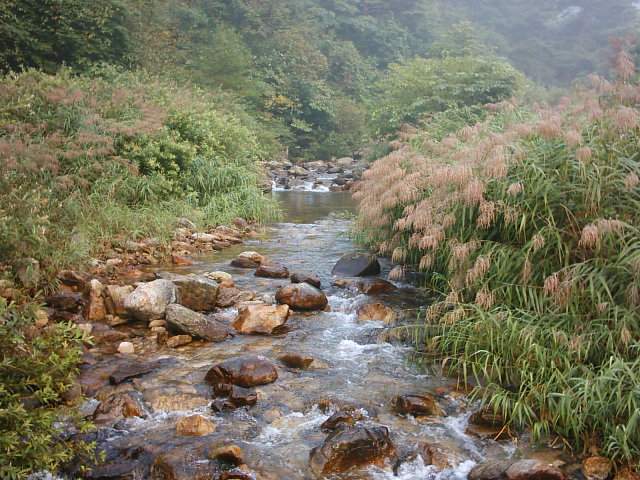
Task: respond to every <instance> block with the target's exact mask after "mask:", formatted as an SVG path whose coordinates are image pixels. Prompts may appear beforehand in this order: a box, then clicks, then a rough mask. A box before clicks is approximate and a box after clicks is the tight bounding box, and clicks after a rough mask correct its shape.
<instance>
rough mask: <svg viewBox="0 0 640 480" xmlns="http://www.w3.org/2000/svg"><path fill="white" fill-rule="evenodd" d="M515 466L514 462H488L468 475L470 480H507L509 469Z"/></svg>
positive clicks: (474, 468)
mask: <svg viewBox="0 0 640 480" xmlns="http://www.w3.org/2000/svg"><path fill="white" fill-rule="evenodd" d="M512 464H513V460H498V461H488V462H485V463H481V464H479V465H476V466H475V467H473V469H471V471H470V472H469V475H468V477H467V478H468V479H469V480H506V479H507V474H506V472H507V469H508V468H509V467H510V466H511V465H512Z"/></svg>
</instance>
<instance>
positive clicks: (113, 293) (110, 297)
mask: <svg viewBox="0 0 640 480" xmlns="http://www.w3.org/2000/svg"><path fill="white" fill-rule="evenodd" d="M106 290H107V292H106V299H105V304H106V307H107V312H109V313H110V314H111V315H118V316H124V315H126V313H127V310H126V309H125V308H124V299H125V298H127V297H128V296H129V295H130V294H131V292H133V290H134V287H133V286H131V285H125V286H122V287H121V286H120V285H107V288H106Z"/></svg>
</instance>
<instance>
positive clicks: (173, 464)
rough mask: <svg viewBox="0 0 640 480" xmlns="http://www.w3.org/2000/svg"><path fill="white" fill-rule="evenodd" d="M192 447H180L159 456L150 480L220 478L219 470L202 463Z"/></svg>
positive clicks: (204, 479) (208, 479) (152, 469)
mask: <svg viewBox="0 0 640 480" xmlns="http://www.w3.org/2000/svg"><path fill="white" fill-rule="evenodd" d="M196 454H197V453H196V452H194V449H193V447H192V446H187V447H178V448H174V449H173V450H170V451H168V452H165V453H163V454H161V455H159V456H158V457H157V458H156V459H155V461H154V463H153V465H152V466H151V479H150V480H211V479H213V478H218V474H219V473H220V472H219V471H218V468H217V467H216V465H213V464H211V463H209V462H200V461H198V458H197V456H196Z"/></svg>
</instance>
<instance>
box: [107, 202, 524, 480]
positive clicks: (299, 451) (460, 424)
mask: <svg viewBox="0 0 640 480" xmlns="http://www.w3.org/2000/svg"><path fill="white" fill-rule="evenodd" d="M274 195H276V198H277V199H278V200H279V201H280V202H281V204H282V207H283V210H284V212H285V217H284V218H285V220H284V222H283V223H278V224H274V225H272V226H270V227H268V228H267V231H266V233H265V234H264V236H263V237H261V238H258V239H253V240H249V241H247V242H246V243H245V244H244V245H241V246H238V247H234V248H231V249H229V250H226V251H224V252H221V253H216V254H214V255H211V256H207V257H200V258H199V259H198V262H197V263H196V265H195V266H191V267H185V268H183V269H174V270H175V271H178V272H185V273H186V272H196V273H201V272H208V271H214V270H224V271H227V272H229V273H231V274H232V275H233V276H234V279H235V281H236V284H237V285H238V286H239V287H240V288H245V289H251V290H254V291H256V292H258V294H261V295H262V294H267V295H272V294H273V293H274V292H275V290H276V288H277V287H278V286H280V285H282V284H285V283H288V281H285V280H271V279H259V278H256V277H254V276H253V271H252V270H240V269H235V268H232V267H230V266H229V260H230V259H231V258H233V257H234V256H235V255H237V254H238V253H239V252H241V251H244V250H255V251H258V252H260V253H262V254H264V255H266V256H268V257H269V258H270V259H272V260H275V261H276V262H280V263H282V264H284V265H286V266H287V267H288V268H289V270H290V271H292V272H295V271H307V272H314V273H316V274H317V275H318V276H319V277H320V278H321V280H322V284H323V289H324V291H325V292H326V293H327V296H328V297H329V302H330V307H331V308H330V310H331V311H329V312H320V313H313V314H306V315H305V314H295V315H293V316H292V317H291V318H290V320H289V322H288V325H289V331H288V332H287V333H286V334H282V335H278V336H270V337H264V336H236V337H235V338H234V339H232V340H228V341H226V342H224V343H221V344H216V343H211V344H203V343H201V344H198V345H192V346H187V347H184V348H181V349H178V350H175V351H167V350H166V349H165V350H159V351H158V352H156V353H153V354H150V356H149V359H154V358H163V357H171V358H168V359H169V360H170V362H169V364H168V366H167V367H165V368H163V369H160V370H159V371H157V372H154V373H151V374H149V375H146V376H144V377H142V378H141V379H138V380H135V381H134V388H135V393H136V394H137V395H139V396H140V397H141V399H142V400H143V401H144V405H145V408H146V410H147V411H146V412H145V413H146V418H143V419H139V418H135V419H127V420H125V421H121V422H120V423H119V424H117V425H116V428H113V429H108V430H104V431H103V432H101V434H100V441H99V446H100V447H101V448H102V449H104V450H106V452H107V460H108V461H114V462H118V461H120V460H121V459H122V458H128V459H131V458H135V455H137V454H141V453H140V452H143V451H153V452H162V451H166V450H168V449H171V448H175V447H176V446H182V447H184V448H186V449H187V451H189V448H190V442H196V440H193V439H189V438H186V439H185V438H180V437H178V436H177V435H176V433H175V423H176V421H177V419H178V418H180V417H181V416H184V415H187V414H189V413H200V414H202V415H205V416H207V417H208V418H210V419H211V420H212V421H213V422H214V423H215V424H216V431H215V434H214V435H215V437H216V438H220V439H225V440H230V441H233V442H234V443H236V444H237V445H239V446H241V447H242V449H243V450H244V452H245V455H246V463H247V464H248V465H249V466H250V467H251V468H252V469H253V470H254V471H255V472H258V473H259V474H264V475H265V478H280V479H291V480H294V479H310V478H313V476H312V474H311V472H310V469H309V467H308V464H309V452H310V450H311V449H312V448H313V447H315V446H318V445H320V444H321V443H322V442H323V440H324V438H325V437H326V434H325V433H323V432H321V431H320V425H321V424H322V422H323V421H324V420H326V419H327V418H328V417H329V415H330V413H331V412H326V413H325V412H322V411H321V410H320V409H319V408H318V404H319V402H321V401H322V400H325V399H331V400H333V401H335V402H338V403H340V402H346V403H350V404H355V405H358V406H362V407H363V408H364V409H366V410H367V411H368V412H370V413H371V418H370V419H369V420H370V421H371V422H373V423H375V424H382V425H385V426H387V427H388V428H389V430H390V432H391V436H392V438H393V441H394V443H395V444H396V447H397V449H398V451H399V452H400V453H402V452H411V451H414V450H415V449H416V447H417V445H419V444H420V443H422V442H428V443H431V444H436V445H438V446H440V447H441V448H442V449H444V450H445V451H447V452H448V454H449V457H450V458H451V459H453V464H454V466H453V468H451V469H448V470H445V471H444V472H438V473H437V472H436V470H435V468H434V467H431V466H425V465H424V463H423V462H422V460H421V458H417V459H416V460H413V461H411V462H409V463H407V464H405V465H403V466H402V467H401V468H400V471H399V472H398V476H395V475H394V473H393V472H392V471H391V469H379V468H377V467H376V468H373V467H370V468H367V469H364V470H360V471H355V472H350V473H348V474H342V475H338V476H336V477H332V478H339V479H347V478H348V479H392V478H395V479H421V480H422V479H433V478H439V479H446V478H452V479H456V478H460V479H462V478H466V474H467V473H468V471H469V470H470V469H471V468H472V467H473V465H475V464H476V463H477V462H478V461H481V460H482V459H483V458H486V457H491V458H496V457H504V456H508V455H511V454H513V452H514V449H515V447H514V445H513V444H512V443H511V442H502V443H497V442H494V441H493V440H481V439H479V438H477V437H471V436H468V435H467V434H466V433H465V430H466V426H467V419H468V416H469V410H470V409H469V406H468V405H465V404H464V403H463V399H462V397H460V396H457V395H456V394H455V389H454V388H453V387H454V386H455V385H453V386H452V381H451V380H450V379H446V378H442V377H440V376H438V375H437V374H433V373H429V372H427V371H424V370H420V369H419V368H418V367H417V366H415V364H414V363H412V362H411V361H410V357H409V353H410V352H409V350H408V349H407V348H406V347H403V346H402V345H399V344H391V343H386V342H384V341H380V340H379V334H380V333H381V332H382V331H383V328H384V325H382V324H381V323H375V322H368V323H358V322H357V320H356V316H355V310H356V308H357V307H358V305H360V304H362V303H364V302H372V301H374V300H375V301H382V302H384V303H387V304H389V305H391V306H393V307H394V308H396V309H398V310H410V309H411V308H413V307H416V306H418V305H421V304H422V305H424V304H425V303H426V302H428V298H426V297H424V295H423V294H421V293H420V292H419V291H418V290H415V289H413V288H411V287H410V286H408V285H398V286H400V287H401V288H400V290H399V291H398V292H395V293H394V294H392V295H387V296H383V297H377V298H375V299H374V298H372V297H367V296H364V295H362V294H357V293H354V292H351V291H348V290H341V289H338V288H336V287H333V286H331V274H330V272H331V268H332V267H333V265H334V264H335V262H336V261H337V260H338V258H339V257H340V256H341V255H343V254H344V253H348V252H352V251H356V250H357V247H356V246H354V244H353V243H352V242H351V241H350V239H349V236H348V232H349V229H350V226H351V222H352V220H351V219H352V214H353V210H354V205H353V204H352V201H351V199H350V196H349V194H346V193H314V192H278V193H275V194H274ZM383 270H384V271H383V273H382V275H383V276H386V273H387V271H388V267H386V268H384V266H383ZM228 313H229V315H233V313H234V312H233V311H232V310H230V311H229V312H228ZM289 351H294V352H299V353H304V354H307V355H310V356H312V357H313V358H314V359H315V362H314V365H315V366H312V368H311V369H309V370H305V371H298V370H291V369H288V368H286V367H284V366H283V365H281V364H279V363H278V361H277V357H278V356H279V355H280V354H281V353H283V352H289ZM245 353H253V354H260V355H264V356H266V357H268V358H270V359H272V360H273V361H274V363H276V364H277V365H278V373H279V379H278V380H277V382H275V383H273V384H271V385H266V386H263V387H259V388H258V389H257V390H258V394H259V400H258V404H257V405H256V406H255V407H253V408H251V409H249V410H246V409H240V410H235V411H232V412H225V413H222V414H214V413H213V412H212V410H211V408H210V406H209V403H210V400H211V393H210V390H209V387H208V386H207V385H206V384H205V382H204V374H205V373H206V371H207V370H208V369H209V368H210V367H211V366H212V365H213V364H214V363H216V362H218V361H220V360H223V359H226V358H230V357H234V356H237V355H240V354H245ZM434 391H439V392H441V395H442V396H441V403H442V405H443V407H444V408H445V410H446V411H447V413H448V415H447V416H446V417H443V418H442V419H435V420H434V419H433V418H429V419H415V418H412V417H410V418H406V417H401V416H398V415H396V414H394V413H393V412H392V411H391V401H392V399H393V397H394V396H395V395H399V394H409V393H421V392H434ZM136 452H138V453H136ZM193 461H194V462H202V461H206V460H203V459H202V458H198V455H196V454H194V458H193Z"/></svg>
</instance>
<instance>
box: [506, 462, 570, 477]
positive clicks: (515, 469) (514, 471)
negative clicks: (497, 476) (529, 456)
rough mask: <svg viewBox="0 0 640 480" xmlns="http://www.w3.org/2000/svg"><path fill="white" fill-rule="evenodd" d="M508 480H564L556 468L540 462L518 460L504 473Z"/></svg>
mask: <svg viewBox="0 0 640 480" xmlns="http://www.w3.org/2000/svg"><path fill="white" fill-rule="evenodd" d="M506 476H507V479H508V480H565V474H564V473H563V472H562V470H560V469H559V468H557V467H554V466H552V465H549V464H547V463H545V462H542V461H540V460H519V461H517V462H515V463H514V464H512V465H511V466H510V467H509V468H508V469H507V471H506Z"/></svg>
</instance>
